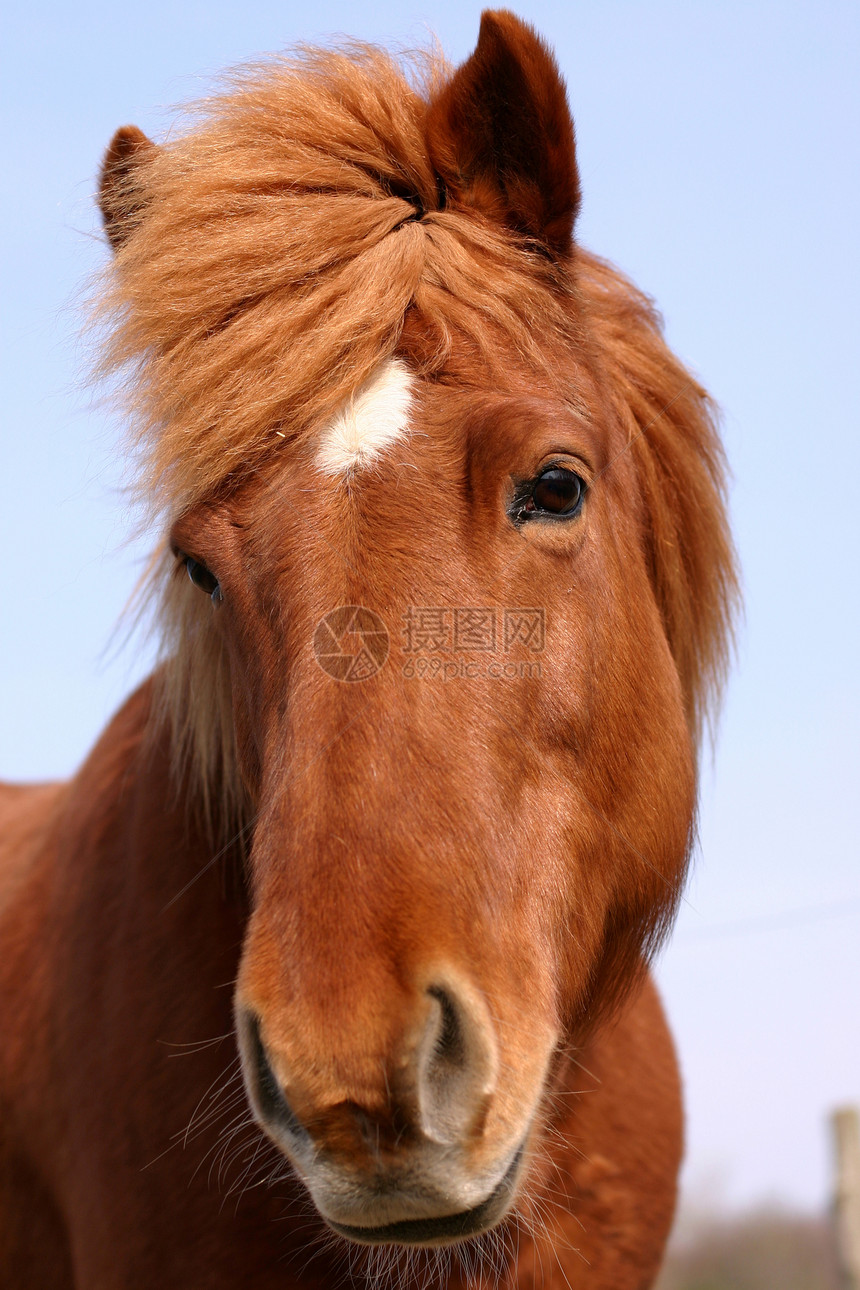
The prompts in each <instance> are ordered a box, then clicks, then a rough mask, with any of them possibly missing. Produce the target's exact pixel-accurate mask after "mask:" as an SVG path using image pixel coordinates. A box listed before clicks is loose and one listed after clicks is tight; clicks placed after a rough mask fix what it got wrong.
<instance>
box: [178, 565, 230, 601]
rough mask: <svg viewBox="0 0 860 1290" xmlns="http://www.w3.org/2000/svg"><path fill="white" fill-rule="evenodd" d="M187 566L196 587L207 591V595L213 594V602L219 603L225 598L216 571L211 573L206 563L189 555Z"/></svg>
mask: <svg viewBox="0 0 860 1290" xmlns="http://www.w3.org/2000/svg"><path fill="white" fill-rule="evenodd" d="M185 568H186V569H187V570H188V576H189V578H190V579H191V581H192V582H193V583H194V585H195V587H199V588H200V590H201V591H205V592H206V595H207V596H211V598H212V603H213V604H215V605H217V604H218V603H219V602H220V601H221V600H223V599H224V597H223V595H222V594H221V584H220V582H219V581H218V579H217V578H216V577H215V574H214V573H210V571H209V570H208V569H207V568H206V565H205V564H201V563H200V561H199V560H195V559H194V558H193V557H192V556H190V555H189V556H186V557H185Z"/></svg>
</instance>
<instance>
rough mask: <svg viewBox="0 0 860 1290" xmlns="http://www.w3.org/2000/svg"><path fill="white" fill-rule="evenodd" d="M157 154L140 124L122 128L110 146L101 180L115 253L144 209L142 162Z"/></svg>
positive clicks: (101, 198) (104, 215)
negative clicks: (138, 126)
mask: <svg viewBox="0 0 860 1290" xmlns="http://www.w3.org/2000/svg"><path fill="white" fill-rule="evenodd" d="M157 151H158V149H157V148H156V146H155V144H154V143H153V142H152V140H151V139H147V137H146V135H145V134H144V133H143V131H142V130H139V129H138V128H137V126H136V125H123V126H120V128H119V129H118V130H117V132H116V134H115V135H114V137H113V138H112V139H111V141H110V143H109V145H108V150H107V152H106V153H105V156H104V161H103V162H102V168H101V175H100V177H99V208H100V210H101V213H102V219H103V220H104V226H105V232H106V233H107V235H108V237H109V238H110V244H111V246H112V247H113V249H114V250H115V251H116V250H118V249H119V247H121V246H122V244H123V242H124V241H125V240H126V238H127V237H128V235H129V233H130V232H131V231H132V229H133V228H134V226H135V225H136V223H137V220H138V216H139V215H140V212H141V210H142V209H143V206H144V199H143V194H142V192H141V187H140V183H139V177H138V174H137V171H138V168H139V166H140V163H141V162H142V161H144V160H150V159H151V158H152V157H154V156H155V154H156V153H157Z"/></svg>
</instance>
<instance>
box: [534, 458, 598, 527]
mask: <svg viewBox="0 0 860 1290" xmlns="http://www.w3.org/2000/svg"><path fill="white" fill-rule="evenodd" d="M584 500H585V480H584V479H582V478H581V477H580V476H579V475H577V473H576V471H574V470H566V469H565V468H564V467H562V466H550V467H549V468H548V469H547V470H544V471H542V472H541V474H540V475H538V477H537V479H536V480H535V481H534V483H533V484H532V485H531V489H530V493H529V496H528V497H527V499H526V501H525V505H524V506H523V507H522V511H521V515H522V516H523V518H525V517H527V516H529V515H557V516H559V517H560V518H563V519H571V518H572V517H573V516H575V515H578V514H579V512H580V511H581V510H582V503H583V501H584Z"/></svg>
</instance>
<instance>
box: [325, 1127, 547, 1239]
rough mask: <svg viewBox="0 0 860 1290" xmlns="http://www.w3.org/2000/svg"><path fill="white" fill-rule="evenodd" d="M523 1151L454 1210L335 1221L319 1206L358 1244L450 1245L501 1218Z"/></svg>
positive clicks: (479, 1232) (510, 1199) (337, 1229)
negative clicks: (480, 1195)
mask: <svg viewBox="0 0 860 1290" xmlns="http://www.w3.org/2000/svg"><path fill="white" fill-rule="evenodd" d="M523 1155H524V1148H523V1147H520V1148H519V1149H518V1150H517V1151H516V1152H515V1153H514V1155H513V1158H512V1159H511V1162H510V1164H509V1165H508V1167H507V1170H506V1171H505V1173H504V1175H503V1176H502V1178H501V1179H500V1180H499V1181H498V1182H497V1183H496V1185H495V1187H494V1188H493V1189H492V1191H491V1192H490V1193H489V1195H488V1196H486V1197H485V1198H484V1199H483V1200H482V1201H480V1202H479V1203H478V1204H475V1205H472V1206H470V1207H468V1208H466V1209H459V1210H456V1211H454V1212H453V1213H442V1214H431V1213H428V1214H425V1215H422V1216H421V1217H414V1218H400V1219H396V1220H394V1221H387V1222H383V1223H360V1224H359V1223H344V1222H341V1221H338V1220H336V1219H334V1218H332V1217H330V1216H329V1215H327V1214H326V1213H325V1212H324V1211H323V1209H322V1208H321V1207H319V1206H318V1208H319V1209H320V1213H321V1214H322V1217H323V1218H324V1219H325V1221H326V1223H327V1224H328V1225H329V1227H330V1228H331V1229H332V1231H334V1232H336V1233H337V1234H338V1236H344V1237H346V1238H347V1239H348V1240H350V1241H353V1242H355V1243H356V1244H359V1245H406V1246H425V1247H426V1246H445V1245H453V1244H456V1243H457V1242H459V1241H466V1240H469V1239H470V1238H473V1237H475V1236H480V1235H482V1234H483V1233H484V1232H488V1231H489V1230H490V1229H491V1228H493V1227H496V1226H497V1225H498V1224H499V1223H500V1222H502V1220H503V1219H504V1218H505V1216H506V1215H507V1213H508V1211H509V1210H510V1208H511V1206H512V1204H513V1201H514V1198H515V1195H516V1190H517V1182H518V1180H519V1177H520V1173H521V1168H522V1161H523ZM389 1207H390V1206H388V1205H386V1208H389Z"/></svg>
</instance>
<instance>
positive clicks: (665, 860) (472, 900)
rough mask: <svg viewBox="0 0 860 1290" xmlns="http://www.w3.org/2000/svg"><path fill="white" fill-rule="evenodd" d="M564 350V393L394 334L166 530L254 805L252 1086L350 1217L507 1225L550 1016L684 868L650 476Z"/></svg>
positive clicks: (376, 1237)
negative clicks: (641, 486) (439, 372)
mask: <svg viewBox="0 0 860 1290" xmlns="http://www.w3.org/2000/svg"><path fill="white" fill-rule="evenodd" d="M561 361H562V356H561V355H560V356H559V362H561ZM566 363H567V382H566V384H567V385H568V388H570V389H571V390H573V391H575V392H576V403H575V405H574V404H572V403H570V402H564V401H562V400H561V399H559V398H558V397H557V396H555V395H554V394H553V393H552V392H551V391H549V390H545V391H544V392H543V393H541V390H540V380H539V377H538V375H537V374H536V373H528V372H520V373H519V375H518V376H517V377H516V379H513V378H512V379H510V380H509V382H508V385H507V387H506V388H505V387H500V386H499V385H496V386H495V388H494V389H493V390H492V391H491V390H489V389H486V388H484V389H482V388H480V384H476V383H472V384H467V383H466V382H465V381H462V382H461V383H460V384H459V385H457V384H455V385H453V386H452V385H448V384H440V383H433V384H431V383H429V382H423V381H421V380H419V379H418V378H417V377H414V376H413V375H411V373H410V371H409V367H408V364H407V363H404V362H401V361H400V360H394V361H391V360H389V361H388V363H387V364H385V365H384V366H383V367H382V368H381V369H380V371H379V372H378V373H377V374H376V376H375V377H374V378H373V379H372V381H371V382H370V383H369V384H368V386H367V387H366V388H365V390H364V391H361V392H360V393H359V395H358V396H357V397H356V398H355V400H354V401H353V402H352V403H351V404H350V406H349V407H348V408H346V409H342V410H341V411H340V412H339V413H338V414H336V415H335V416H334V417H333V418H332V419H331V420H330V421H329V422H328V423H327V424H326V425H324V426H322V427H321V428H320V429H319V431H318V432H317V433H316V434H315V435H312V436H311V437H310V438H309V439H308V440H307V441H306V442H304V443H302V444H297V445H285V447H284V449H283V451H282V453H281V455H280V457H279V458H278V459H276V460H275V461H273V462H272V463H271V464H270V466H269V467H268V468H267V473H266V476H265V479H262V478H261V477H260V476H257V477H256V478H255V480H254V481H253V484H249V485H245V487H244V488H243V489H242V490H240V491H239V492H238V493H236V494H235V495H234V496H233V497H232V498H230V500H229V501H228V502H225V503H223V504H221V505H218V506H212V505H209V506H207V507H205V508H198V509H197V510H196V511H193V512H190V513H189V514H188V515H186V516H185V517H184V518H183V520H182V521H181V522H180V523H179V524H178V525H177V526H176V527H175V529H174V533H173V543H174V546H175V548H176V549H177V550H178V551H179V552H181V553H182V555H183V557H184V556H185V555H191V556H192V557H193V558H194V560H195V561H196V562H197V563H198V567H197V568H192V573H193V574H195V576H196V581H197V582H198V588H200V587H201V586H202V590H203V592H205V593H208V594H210V595H211V593H212V592H213V591H214V590H215V587H214V583H215V581H217V584H218V587H217V591H216V594H215V599H216V601H217V602H218V603H216V604H215V605H214V606H213V607H211V608H210V606H208V605H205V601H204V599H203V597H202V596H201V591H200V589H195V588H193V587H190V586H189V587H188V589H187V594H188V595H189V596H195V595H196V596H198V597H200V603H201V607H202V608H203V609H204V611H205V612H206V613H207V614H210V615H211V618H212V626H213V629H214V630H217V631H218V633H219V634H221V636H222V638H223V642H224V647H225V648H226V651H227V653H228V655H229V659H230V674H231V689H232V693H233V696H234V724H235V729H236V733H237V743H238V747H239V756H240V761H241V767H242V772H243V776H244V779H245V782H246V784H247V785H248V786H249V788H250V792H251V796H252V798H253V800H254V802H255V805H256V812H257V814H256V824H255V830H254V841H253V847H252V851H251V856H250V873H251V884H252V896H253V899H252V904H253V912H252V914H251V918H250V923H249V927H248V932H247V938H246V942H245V946H244V953H243V958H242V966H241V972H240V979H239V987H238V993H237V1017H238V1026H239V1033H240V1039H241V1047H242V1056H243V1063H244V1068H245V1074H246V1080H247V1084H248V1088H249V1092H250V1096H251V1101H252V1104H253V1106H254V1109H255V1112H256V1114H257V1116H258V1118H259V1120H260V1122H261V1123H262V1124H263V1126H264V1127H265V1128H266V1130H267V1131H268V1132H269V1133H270V1134H271V1135H272V1136H273V1137H274V1139H275V1140H276V1142H278V1143H279V1145H280V1146H281V1147H282V1148H283V1150H284V1151H285V1152H286V1153H287V1154H288V1155H289V1157H290V1158H291V1160H292V1161H293V1162H294V1164H295V1165H296V1167H297V1169H298V1171H299V1173H300V1175H301V1176H302V1178H303V1179H304V1181H305V1182H306V1184H307V1185H308V1187H309V1189H310V1191H311V1193H312V1195H313V1197H314V1200H315V1202H316V1204H317V1206H318V1208H319V1210H320V1211H321V1213H322V1214H323V1215H324V1216H325V1217H326V1218H327V1219H328V1221H329V1222H330V1223H331V1224H332V1225H333V1226H334V1227H336V1228H337V1229H338V1230H339V1231H341V1232H344V1233H345V1234H347V1235H349V1236H351V1237H353V1238H354V1239H361V1240H367V1241H383V1240H399V1241H414V1242H422V1241H436V1240H449V1239H453V1238H455V1237H459V1236H463V1235H468V1234H470V1233H471V1232H473V1231H479V1230H481V1229H482V1228H484V1227H486V1226H489V1225H491V1224H492V1223H494V1222H496V1221H497V1220H498V1218H499V1217H500V1216H501V1214H502V1213H503V1212H504V1211H505V1210H506V1208H507V1207H508V1205H509V1204H510V1203H511V1200H512V1197H513V1196H514V1194H515V1192H516V1189H517V1183H518V1180H519V1178H520V1175H521V1174H522V1172H523V1170H524V1169H525V1167H526V1166H527V1164H528V1161H529V1160H530V1158H531V1157H532V1155H533V1147H534V1143H535V1142H536V1141H537V1140H539V1137H540V1133H541V1129H542V1125H543V1123H544V1114H545V1112H544V1100H545V1097H546V1094H547V1092H548V1089H549V1086H550V1084H551V1081H552V1072H553V1062H554V1057H555V1056H556V1054H557V1053H558V1052H559V1046H560V1044H561V1043H562V1042H567V1043H570V1042H574V1043H575V1042H576V1041H577V1040H578V1039H579V1038H581V1036H582V1034H583V1033H584V1029H585V1026H586V1024H587V1023H588V1021H589V1019H590V1018H592V1019H593V1015H594V1013H595V1010H596V1009H597V1008H598V1007H599V1006H600V1004H601V1001H602V998H603V995H604V994H605V993H606V991H607V990H608V989H609V988H610V984H611V982H612V980H614V979H617V978H619V973H620V969H619V964H620V962H621V959H622V958H624V956H625V955H626V956H627V957H628V958H629V956H630V955H631V954H632V955H633V956H634V957H635V955H636V953H637V952H638V949H639V947H640V946H641V943H642V938H643V936H644V935H645V934H646V932H647V929H648V928H649V927H651V926H653V920H654V916H655V911H661V910H664V909H665V908H666V907H667V905H668V903H669V902H670V901H671V900H672V899H674V896H675V894H676V890H677V885H678V881H679V876H680V874H681V873H682V870H683V865H684V860H685V856H686V850H687V842H688V834H689V828H690V820H691V814H692V802H693V773H692V759H691V752H690V743H689V736H688V734H687V729H686V724H685V720H684V714H683V708H682V702H681V695H680V690H679V685H678V680H677V675H676V671H675V667H674V664H673V662H672V659H671V656H670V653H669V649H668V646H667V643H666V639H665V635H664V631H663V627H662V624H661V620H660V615H659V613H658V610H657V606H656V603H655V600H654V596H653V593H652V591H651V588H650V582H649V578H648V572H647V569H646V565H645V560H644V557H643V554H642V544H641V532H640V517H639V513H638V500H637V492H636V481H635V477H634V475H633V472H632V465H631V462H630V459H629V457H628V456H627V455H626V454H625V452H624V444H623V442H620V441H619V440H618V431H617V430H616V429H614V427H613V422H612V416H611V412H610V411H609V409H608V406H607V405H606V403H605V401H604V398H603V396H602V393H601V389H600V385H599V382H598V379H597V378H596V377H595V375H594V374H593V373H592V372H591V371H590V370H589V368H588V366H587V364H586V363H585V361H584V360H582V359H579V360H577V359H575V358H574V357H571V356H570V355H568V356H567V359H566ZM508 370H509V371H514V370H515V363H514V360H513V357H511V361H510V364H509V365H508ZM201 565H202V566H204V568H205V570H208V571H209V578H208V579H206V578H205V577H203V576H202V575H201V574H200V571H199V566H201ZM219 596H220V600H218V597H219ZM627 976H629V972H628V973H627Z"/></svg>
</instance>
